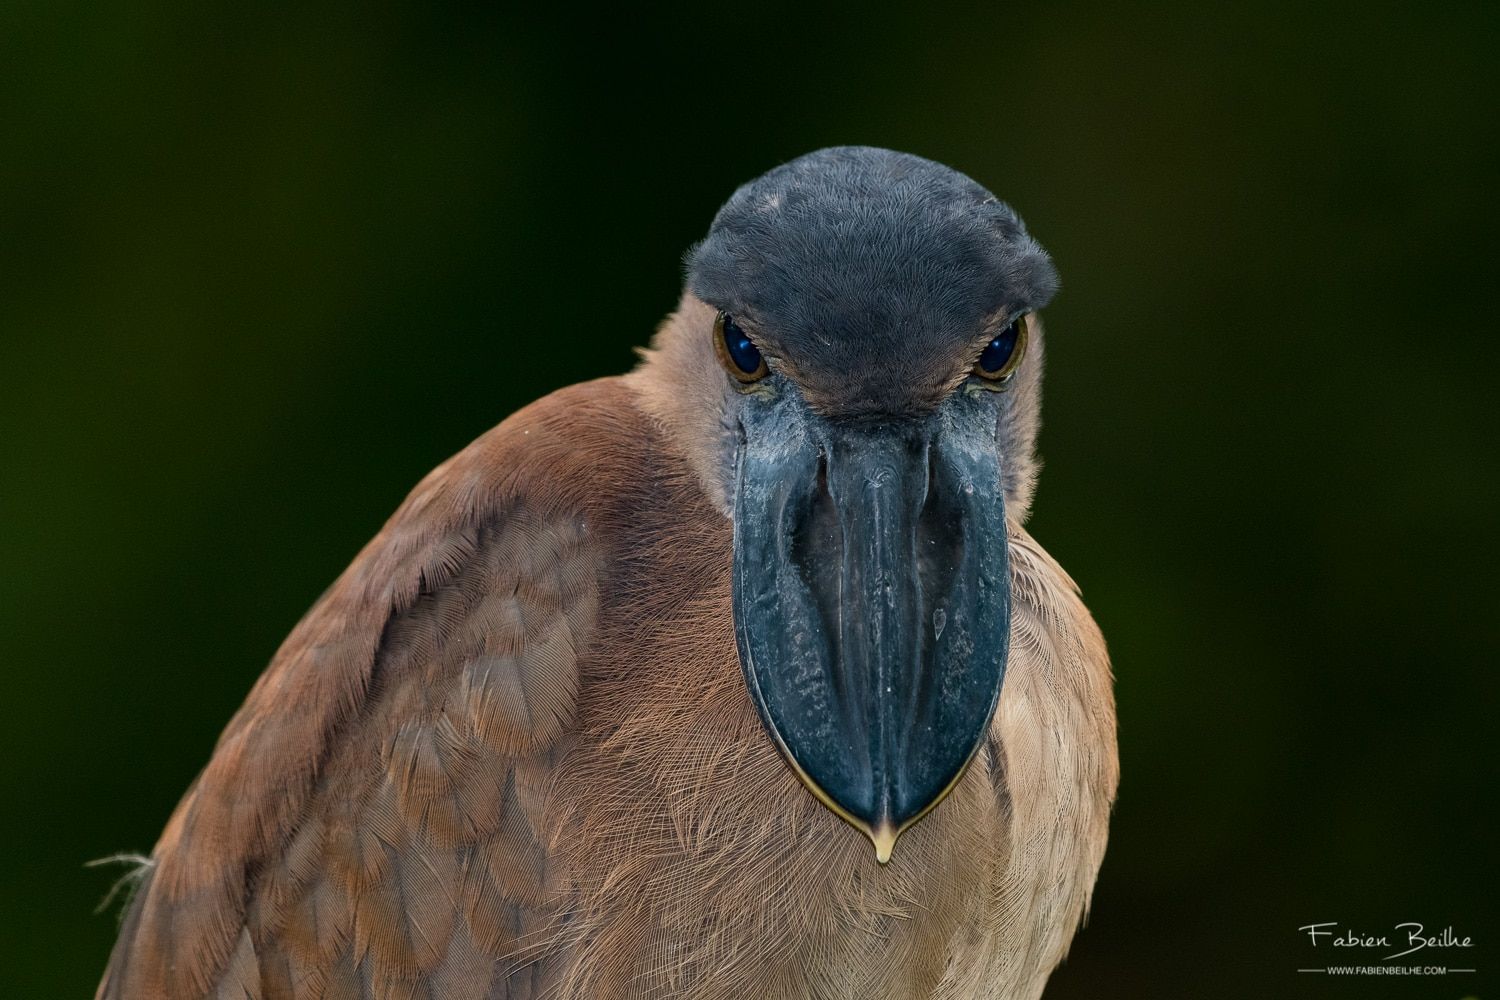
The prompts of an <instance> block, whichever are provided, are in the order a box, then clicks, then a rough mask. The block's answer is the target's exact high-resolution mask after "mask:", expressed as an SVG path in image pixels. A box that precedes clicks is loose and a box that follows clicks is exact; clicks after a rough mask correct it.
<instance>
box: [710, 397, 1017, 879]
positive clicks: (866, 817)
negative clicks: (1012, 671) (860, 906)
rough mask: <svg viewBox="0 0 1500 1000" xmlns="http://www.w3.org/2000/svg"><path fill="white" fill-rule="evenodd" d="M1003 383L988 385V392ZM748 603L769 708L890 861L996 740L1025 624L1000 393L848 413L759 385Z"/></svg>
mask: <svg viewBox="0 0 1500 1000" xmlns="http://www.w3.org/2000/svg"><path fill="white" fill-rule="evenodd" d="M988 395H990V394H988V393H985V394H984V396H988ZM741 428H742V435H743V437H742V440H741V442H740V446H739V450H738V459H737V468H736V484H735V498H734V617H735V631H736V636H737V640H738V644H739V652H740V661H741V664H742V666H743V667H744V670H745V680H746V683H747V684H748V686H749V689H750V695H751V697H752V699H753V700H754V701H755V704H756V707H757V709H758V710H759V711H760V716H761V720H762V721H763V722H764V723H765V726H766V729H767V731H769V733H770V734H771V737H772V739H773V740H775V742H776V744H777V746H778V747H779V748H780V749H781V751H782V753H783V754H784V755H785V757H786V759H787V760H788V762H789V763H790V764H791V766H792V768H793V770H794V771H795V772H796V773H797V776H798V777H799V778H800V779H801V780H802V781H803V783H804V784H806V785H807V787H808V788H809V789H810V790H811V791H812V793H813V794H814V795H816V796H817V797H818V799H819V800H820V801H822V802H823V804H824V805H826V806H828V807H829V808H830V809H832V810H833V811H834V812H835V813H837V814H838V815H839V816H841V817H843V818H844V819H845V820H847V821H848V822H849V823H851V824H853V825H854V826H855V827H857V828H859V829H860V830H862V831H863V832H864V833H865V834H866V835H868V836H869V838H870V840H871V841H872V842H873V843H874V845H875V852H876V856H877V858H879V860H880V861H881V862H882V863H884V862H886V861H888V860H889V859H890V856H891V851H892V849H893V848H894V846H895V843H896V838H897V837H899V836H900V835H901V833H902V832H904V831H905V830H906V829H907V828H908V827H910V826H911V825H912V824H913V823H915V822H916V821H917V820H919V819H921V818H922V817H923V816H924V815H926V814H927V812H928V811H930V810H931V809H932V808H933V807H934V806H936V805H937V804H938V803H939V802H940V801H942V799H943V797H944V796H945V795H947V793H948V792H949V791H950V790H951V789H952V787H953V786H954V785H955V784H956V783H957V781H958V779H959V777H960V776H961V775H962V773H963V770H964V768H965V766H966V765H967V764H968V762H969V760H970V759H971V758H972V757H973V755H974V753H975V751H976V750H977V749H978V747H979V746H980V745H981V744H982V742H983V741H984V737H985V733H986V731H987V729H988V727H989V723H990V719H991V717H992V716H993V714H994V710H995V704H996V702H997V700H998V698H999V695H1000V685H1001V681H1002V680H1003V679H1004V674H1005V659H1006V651H1007V646H1008V643H1009V635H1010V592H1009V578H1008V574H1007V567H1006V533H1005V512H1004V498H1003V495H1002V490H1001V486H1000V462H999V457H998V454H997V445H996V441H995V420H994V409H993V404H992V403H986V402H985V400H984V399H982V398H979V399H976V398H975V397H974V396H971V395H966V394H964V393H962V392H961V393H959V394H957V395H956V396H955V398H954V399H952V400H950V401H949V402H948V403H947V404H945V406H944V408H943V409H942V410H941V411H939V412H938V413H937V414H935V415H932V416H930V417H926V418H923V419H922V420H919V421H902V422H890V423H883V424H875V425H871V424H868V423H863V424H841V423H837V422H833V421H828V420H824V419H822V418H820V417H817V416H816V415H814V414H812V413H810V412H809V411H808V410H807V409H806V408H805V407H804V406H803V405H802V404H801V402H800V400H798V399H795V398H784V399H780V400H766V399H747V400H746V406H745V407H744V413H743V415H742V419H741Z"/></svg>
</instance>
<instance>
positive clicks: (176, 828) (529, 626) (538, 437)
mask: <svg viewBox="0 0 1500 1000" xmlns="http://www.w3.org/2000/svg"><path fill="white" fill-rule="evenodd" d="M660 449H661V445H660V442H659V437H658V434H657V432H656V430H655V428H654V426H653V425H652V423H651V421H650V420H649V418H647V417H646V416H644V415H643V413H642V412H641V411H640V410H639V409H638V408H637V407H636V406H635V405H634V402H633V399H632V394H631V393H630V392H629V390H628V389H626V388H625V386H624V385H623V383H622V381H621V380H619V379H602V380H598V381H595V382H590V383H584V384H582V385H578V386H572V387H569V388H568V389H564V390H560V391H558V392H556V393H553V394H551V395H550V396H547V397H545V398H543V399H542V400H539V401H538V402H536V403H534V404H532V405H531V406H528V407H526V408H525V409H523V410H521V411H519V412H517V413H516V414H514V415H513V416H512V417H510V418H509V419H507V420H506V421H504V422H503V423H501V424H500V425H499V426H498V427H496V428H495V429H493V430H491V431H490V432H488V433H486V434H485V435H483V436H482V437H480V438H479V439H478V440H476V441H475V442H474V443H473V444H472V445H470V446H469V447H468V448H466V449H464V450H463V451H462V452H460V453H459V454H457V455H456V456H454V457H453V458H452V459H450V460H449V461H447V462H445V463H443V464H442V465H440V466H439V467H438V468H437V469H435V470H433V472H432V473H430V474H429V475H428V476H426V477H425V478H424V479H423V480H422V481H421V482H420V483H419V484H418V485H417V486H416V488H415V489H413V491H412V492H411V494H410V495H409V496H408V498H407V499H406V501H405V502H404V503H403V504H402V505H401V507H400V508H399V509H398V510H397V511H396V513H395V514H394V515H393V516H392V517H391V518H390V520H389V521H388V522H387V523H386V525H385V526H384V527H383V528H382V530H381V531H380V532H379V534H377V535H376V537H375V538H374V539H373V540H372V541H371V542H370V543H369V544H368V545H367V546H366V547H365V548H364V549H363V550H362V551H361V552H360V553H359V555H358V556H357V557H356V558H355V560H354V561H353V563H352V564H351V565H350V566H349V568H348V569H347V570H346V571H345V572H344V573H343V574H342V575H341V576H340V577H339V579H338V580H337V581H336V582H335V583H334V584H333V585H332V586H331V587H330V588H329V589H328V590H327V591H326V592H325V593H324V595H323V596H322V597H321V598H320V599H319V600H318V602H317V603H316V604H315V605H314V606H313V608H312V609H311V610H310V611H309V612H308V614H307V615H306V616H305V617H304V618H303V619H302V621H301V622H299V623H298V624H297V626H296V627H295V628H294V629H293V631H292V632H291V634H290V635H289V636H288V638H287V639H286V641H285V642H284V643H283V645H282V646H281V648H280V649H279V650H278V651H277V653H276V654H275V656H274V658H273V660H272V662H271V664H270V666H269V667H268V668H267V670H266V671H265V673H264V674H263V675H262V676H261V678H260V679H259V681H258V682H257V683H256V684H255V686H254V688H253V689H252V691H251V693H250V695H249V696H248V698H247V699H246V701H245V703H244V705H243V707H242V708H241V709H240V710H239V712H238V713H237V714H236V715H235V716H234V718H233V720H232V721H231V722H230V723H229V725H228V727H227V728H226V730H225V731H224V734H223V736H222V737H221V738H220V740H219V742H218V745H217V746H216V748H215V750H214V752H213V755H212V757H211V759H210V761H209V763H208V765H207V767H206V768H205V769H204V771H203V772H202V773H201V775H200V776H199V778H198V780H197V781H196V782H195V783H194V785H193V787H192V788H191V789H190V790H189V791H188V793H187V795H186V796H185V797H184V798H183V800H182V802H181V804H180V805H179V806H178V808H177V810H176V812H175V813H174V814H173V816H172V818H171V820H170V822H169V823H168V825H167V828H166V830H165V832H164V833H163V835H162V837H161V839H160V841H159V842H158V844H157V846H156V848H155V850H154V851H153V855H152V859H151V868H150V870H149V872H148V873H147V874H146V876H145V878H144V880H143V883H142V885H141V887H140V890H139V891H138V892H137V894H136V897H135V899H134V900H133V901H132V903H131V905H130V907H129V909H128V911H127V914H126V919H125V922H124V924H123V925H122V931H121V935H120V940H119V943H118V945H117V946H116V949H115V952H114V955H113V956H112V959H111V964H110V969H109V970H108V972H107V973H106V976H105V979H104V981H103V983H102V984H101V987H100V996H101V997H127V996H148V995H150V996H164V997H187V996H206V995H219V994H223V995H226V996H248V997H258V996H263V995H277V996H279V995H283V994H285V995H288V996H290V995H292V987H293V984H295V983H299V982H300V983H303V984H306V983H309V982H314V983H320V984H323V987H324V988H325V989H328V990H334V992H337V990H336V989H334V988H335V987H342V988H348V989H350V990H352V992H351V994H350V995H356V996H357V995H361V991H362V990H363V991H364V992H366V993H367V992H368V991H369V989H370V987H371V984H380V983H405V984H415V983H420V984H422V985H425V986H430V987H431V988H432V991H433V992H434V993H439V992H441V991H442V990H443V989H447V990H452V991H453V992H452V993H451V994H450V993H443V995H470V994H473V995H485V994H486V991H487V990H489V989H490V988H491V987H492V986H494V985H495V984H494V982H493V977H495V976H502V977H504V976H512V975H514V976H519V977H522V978H524V979H527V980H528V982H529V979H530V978H534V977H536V976H540V975H544V974H545V970H544V969H542V968H540V967H539V966H537V965H536V964H535V963H533V964H532V965H530V966H527V965H525V964H524V963H521V962H520V960H519V958H518V956H519V953H520V949H521V944H520V942H521V941H522V939H523V938H526V937H528V936H533V937H534V936H536V935H538V934H541V933H542V932H543V931H544V930H545V927H546V925H547V923H548V922H549V920H550V919H551V913H550V904H549V899H550V896H549V893H551V891H552V890H553V889H554V888H555V886H554V885H553V882H554V876H555V872H554V871H553V870H552V869H551V868H550V867H549V864H548V857H547V842H548V831H547V829H546V825H545V823H546V821H545V818H544V817H543V815H542V809H541V789H542V787H543V786H544V785H545V783H546V781H547V779H548V775H549V772H550V769H551V768H552V765H553V763H554V761H555V760H556V759H557V757H558V756H559V755H560V753H561V750H562V749H563V746H564V744H565V743H566V741H567V738H568V729H569V725H570V723H571V720H572V718H573V714H574V709H575V699H576V695H577V688H578V676H579V663H580V661H581V660H582V659H584V658H585V657H586V656H587V655H588V649H589V646H590V642H591V638H592V635H593V632H594V629H595V624H596V622H595V619H596V616H597V612H598V607H599V602H600V589H601V581H602V580H603V579H604V578H605V577H607V575H608V572H609V564H610V562H611V560H612V552H613V545H614V544H615V543H614V540H613V539H612V537H611V525H610V522H611V519H618V518H619V517H620V514H619V511H620V509H621V508H622V507H628V506H629V505H630V503H631V498H630V494H631V493H632V492H633V491H636V492H638V491H641V490H649V489H650V488H651V484H650V483H649V480H650V479H651V478H652V477H653V476H655V475H656V474H657V472H658V470H659V469H660V468H662V467H665V466H666V465H669V464H670V463H669V462H667V461H666V459H665V458H664V457H663V455H662V454H661V451H660ZM643 480H645V481H647V482H643ZM439 988H441V989H439ZM524 988H529V986H526V987H524ZM524 988H523V984H521V983H520V982H519V981H518V982H517V984H516V989H517V990H521V991H522V992H524ZM298 995H301V994H300V993H298ZM339 995H343V994H339ZM500 995H502V996H503V995H508V994H507V993H506V992H505V991H504V989H503V988H502V989H501V992H500ZM526 995H529V994H526Z"/></svg>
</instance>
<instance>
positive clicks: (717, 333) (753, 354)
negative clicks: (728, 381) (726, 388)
mask: <svg viewBox="0 0 1500 1000" xmlns="http://www.w3.org/2000/svg"><path fill="white" fill-rule="evenodd" d="M714 347H715V348H716V349H717V350H718V352H719V361H720V362H721V363H722V364H723V365H724V368H725V369H726V370H727V371H728V372H729V374H730V375H733V376H734V377H735V378H736V379H738V380H739V381H741V382H758V381H760V380H761V379H763V378H765V377H766V375H767V374H769V369H767V368H766V359H765V358H763V357H761V356H760V349H759V348H758V347H756V346H755V343H754V342H753V341H752V340H751V339H750V337H749V335H747V334H746V333H745V331H744V330H742V329H740V325H739V324H738V323H736V322H735V321H734V317H733V316H730V315H729V314H728V313H722V312H721V313H719V318H718V319H716V320H714Z"/></svg>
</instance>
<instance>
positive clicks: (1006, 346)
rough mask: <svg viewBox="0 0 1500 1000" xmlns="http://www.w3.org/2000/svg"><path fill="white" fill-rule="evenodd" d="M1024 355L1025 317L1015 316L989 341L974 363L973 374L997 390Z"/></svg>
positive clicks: (1018, 364) (1012, 372) (1013, 371)
mask: <svg viewBox="0 0 1500 1000" xmlns="http://www.w3.org/2000/svg"><path fill="white" fill-rule="evenodd" d="M1025 354H1026V317H1025V316H1024V315H1022V316H1017V317H1016V318H1015V319H1013V320H1011V322H1010V325H1008V326H1007V327H1006V328H1005V329H1003V330H1001V331H1000V332H999V333H997V334H995V336H994V337H992V338H991V339H990V342H989V343H988V344H985V345H984V350H983V351H981V352H980V354H979V360H978V361H976V362H974V374H975V375H978V376H979V377H980V378H982V379H984V380H985V381H986V382H989V383H991V384H992V386H993V387H995V388H999V387H1000V384H1001V383H1004V382H1006V381H1008V380H1009V379H1010V377H1011V375H1012V374H1014V373H1015V370H1016V368H1017V367H1019V366H1020V364H1021V358H1022V357H1023V356H1024V355H1025Z"/></svg>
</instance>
